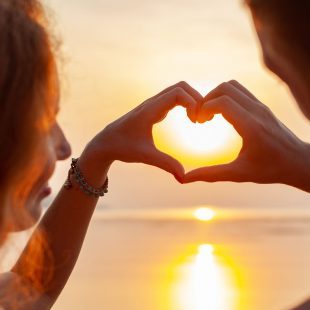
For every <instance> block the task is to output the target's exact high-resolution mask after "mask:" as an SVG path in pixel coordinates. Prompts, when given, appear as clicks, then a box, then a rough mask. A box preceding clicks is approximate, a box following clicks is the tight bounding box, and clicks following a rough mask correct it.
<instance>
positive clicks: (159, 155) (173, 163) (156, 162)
mask: <svg viewBox="0 0 310 310" xmlns="http://www.w3.org/2000/svg"><path fill="white" fill-rule="evenodd" d="M144 163H145V164H148V165H152V166H155V167H158V168H160V169H162V170H165V171H167V172H169V173H171V174H173V175H174V177H175V178H176V180H177V181H178V182H180V183H181V182H182V180H183V178H184V174H185V170H184V167H183V166H182V164H181V163H180V162H178V161H177V160H176V159H175V158H173V157H172V156H170V155H168V154H166V153H163V152H161V151H159V150H157V149H156V147H154V148H153V149H152V151H151V152H148V154H147V156H145V160H144Z"/></svg>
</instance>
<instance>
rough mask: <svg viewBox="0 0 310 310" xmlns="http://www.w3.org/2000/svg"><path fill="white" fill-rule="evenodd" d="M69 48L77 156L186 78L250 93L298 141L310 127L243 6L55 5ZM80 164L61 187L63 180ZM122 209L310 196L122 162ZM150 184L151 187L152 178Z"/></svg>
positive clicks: (68, 92)
mask: <svg viewBox="0 0 310 310" xmlns="http://www.w3.org/2000/svg"><path fill="white" fill-rule="evenodd" d="M46 3H47V4H48V6H49V7H50V9H51V11H52V12H53V13H52V20H53V22H52V25H53V28H55V31H56V33H58V34H60V37H61V39H62V41H63V44H62V49H61V56H62V58H63V60H62V62H61V66H62V69H61V72H62V73H61V75H62V80H63V94H62V102H61V113H60V118H59V119H60V123H61V124H62V126H63V128H64V131H65V133H66V135H67V137H68V139H69V140H70V142H71V144H72V148H73V156H75V157H77V156H79V154H80V153H81V151H82V150H83V148H84V146H85V145H86V143H87V142H88V141H89V140H90V139H91V138H92V137H93V136H94V135H95V134H96V133H97V132H98V131H100V130H101V129H103V128H104V127H105V126H106V125H107V124H108V123H109V122H111V121H113V120H114V119H116V118H117V117H119V116H121V115H122V114H124V113H126V112H127V111H128V110H130V109H132V108H133V107H135V106H136V105H138V104H140V103H141V102H142V101H144V100H145V99H147V98H148V97H151V96H153V95H154V94H156V93H157V92H159V91H161V90H162V89H163V88H165V87H167V86H169V85H171V84H174V83H176V82H178V81H180V80H186V81H188V82H189V83H190V84H192V86H194V87H197V88H198V90H200V91H204V92H206V91H207V90H208V89H209V88H210V87H211V86H216V85H217V84H218V83H221V82H222V81H226V80H229V79H231V78H234V79H237V80H239V81H240V82H242V83H243V84H244V85H245V86H247V87H248V88H249V89H250V90H251V91H252V92H253V93H255V95H256V96H257V97H258V98H260V99H261V100H262V101H263V102H264V103H265V104H267V105H268V106H269V107H270V108H271V109H272V110H273V111H274V112H275V113H276V115H277V116H278V117H279V118H280V119H281V120H282V121H283V122H284V123H285V124H286V125H287V126H288V127H289V128H291V129H292V130H293V131H295V133H296V134H297V135H299V136H300V137H302V138H303V139H305V140H310V130H309V129H310V127H309V124H308V123H307V121H306V120H305V119H304V117H303V116H302V115H301V113H300V112H299V111H298V109H297V107H296V105H295V103H294V102H293V99H292V98H291V97H290V95H289V94H288V92H287V90H286V87H285V86H284V85H282V83H281V82H280V81H279V80H278V79H277V78H276V77H274V76H273V75H271V74H270V73H268V72H267V71H265V70H264V69H263V65H262V64H261V60H260V50H259V48H258V46H257V41H256V37H255V33H254V31H253V29H252V24H251V20H250V16H249V14H248V12H247V10H246V8H245V7H244V6H243V5H242V3H241V1H239V0H218V1H213V0H212V1H211V0H191V1H184V0H183V1H181V0H179V1H177V0H173V1H171V0H170V1H167V0H158V1H150V0H130V1H128V0H126V1H125V0H124V1H121V0H109V1H107V0H89V1H80V0H66V1H62V0H48V1H46ZM69 165H70V161H69V160H68V161H66V162H64V163H60V164H59V165H58V167H57V171H56V173H55V175H54V177H53V179H52V180H51V185H52V186H53V189H54V192H57V190H58V189H59V187H60V186H61V184H62V183H63V181H64V179H65V177H66V172H67V169H68V168H69ZM109 176H110V193H109V195H108V196H107V197H106V198H104V199H103V200H102V202H103V203H105V204H106V205H108V206H110V207H113V208H124V207H137V208H138V207H165V206H191V205H201V204H215V205H219V206H238V207H240V206H266V207H268V206H282V205H285V206H292V207H295V206H298V205H301V206H306V205H308V204H309V202H310V198H309V195H308V194H306V193H303V192H301V191H298V190H296V189H292V188H289V187H287V186H282V185H255V184H231V183H221V184H206V183H196V184H191V185H187V186H181V185H179V184H177V183H176V182H175V181H174V178H173V177H171V176H170V175H168V174H166V173H165V172H163V171H160V170H158V169H156V168H153V167H147V166H143V165H136V164H130V165H129V164H124V163H116V164H115V165H114V166H113V167H112V169H111V171H110V173H109ZM146 180H147V181H146Z"/></svg>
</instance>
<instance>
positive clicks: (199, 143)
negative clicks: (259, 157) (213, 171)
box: [153, 107, 241, 167]
mask: <svg viewBox="0 0 310 310" xmlns="http://www.w3.org/2000/svg"><path fill="white" fill-rule="evenodd" d="M153 136H154V141H155V145H156V146H157V148H158V149H160V150H161V151H164V152H166V153H167V154H169V155H171V156H173V157H175V158H176V159H178V160H179V161H180V162H182V163H183V164H184V165H187V166H190V167H191V166H202V165H210V164H217V163H221V162H229V161H231V160H233V159H234V158H235V157H236V156H237V154H238V152H239V150H240V148H241V139H240V137H239V136H238V134H237V133H236V132H235V130H234V129H233V127H232V126H231V125H230V124H229V123H228V122H226V120H225V119H224V118H223V117H222V116H221V115H215V116H214V118H213V120H212V121H209V122H205V123H204V124H199V123H193V122H191V121H190V120H189V118H188V117H187V114H186V110H185V109H184V108H183V107H176V108H174V109H173V110H172V111H170V112H169V113H168V115H167V117H166V118H165V120H164V121H163V122H161V123H160V124H157V125H156V126H154V129H153Z"/></svg>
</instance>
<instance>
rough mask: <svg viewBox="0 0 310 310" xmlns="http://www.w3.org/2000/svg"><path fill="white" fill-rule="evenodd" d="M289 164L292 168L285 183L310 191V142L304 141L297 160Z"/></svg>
mask: <svg viewBox="0 0 310 310" xmlns="http://www.w3.org/2000/svg"><path fill="white" fill-rule="evenodd" d="M294 162H295V164H294ZM289 164H290V165H291V168H292V169H291V172H290V177H289V178H288V179H289V181H288V182H285V183H286V184H288V185H291V186H293V187H296V188H299V189H301V190H303V191H306V192H308V193H310V144H309V143H306V142H302V143H301V147H300V149H299V151H298V153H297V154H296V157H295V160H294V161H293V162H291V163H289Z"/></svg>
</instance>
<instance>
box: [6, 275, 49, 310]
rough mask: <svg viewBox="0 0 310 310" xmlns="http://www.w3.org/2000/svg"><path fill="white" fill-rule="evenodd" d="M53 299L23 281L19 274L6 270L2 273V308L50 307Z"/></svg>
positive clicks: (23, 309) (25, 309) (24, 309)
mask: <svg viewBox="0 0 310 310" xmlns="http://www.w3.org/2000/svg"><path fill="white" fill-rule="evenodd" d="M51 306H52V303H51V300H50V299H49V298H48V297H47V296H46V295H42V294H40V293H39V292H37V291H36V290H35V289H34V288H33V287H32V286H31V285H29V284H28V283H26V282H25V281H23V280H22V279H21V278H20V277H19V275H18V274H16V273H14V272H6V273H1V274H0V310H5V309H12V308H13V309H22V310H27V309H29V310H30V309H42V310H43V309H44V310H45V309H50V308H51Z"/></svg>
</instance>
